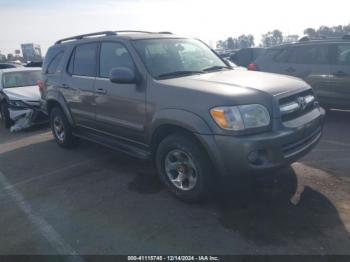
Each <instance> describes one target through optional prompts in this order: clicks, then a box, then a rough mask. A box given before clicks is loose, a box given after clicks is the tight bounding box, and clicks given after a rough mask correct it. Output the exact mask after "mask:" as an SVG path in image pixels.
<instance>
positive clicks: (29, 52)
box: [21, 43, 43, 62]
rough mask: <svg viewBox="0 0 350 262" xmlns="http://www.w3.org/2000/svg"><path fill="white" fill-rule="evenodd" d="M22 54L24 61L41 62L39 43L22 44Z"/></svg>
mask: <svg viewBox="0 0 350 262" xmlns="http://www.w3.org/2000/svg"><path fill="white" fill-rule="evenodd" d="M21 48H22V55H23V59H24V62H28V61H30V62H42V60H43V58H42V55H41V49H40V45H38V44H33V43H30V44H22V45H21Z"/></svg>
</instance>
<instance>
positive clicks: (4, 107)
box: [0, 103, 13, 128]
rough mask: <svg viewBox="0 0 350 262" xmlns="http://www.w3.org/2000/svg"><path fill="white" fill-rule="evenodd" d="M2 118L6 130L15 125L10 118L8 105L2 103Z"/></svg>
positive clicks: (0, 114) (0, 116)
mask: <svg viewBox="0 0 350 262" xmlns="http://www.w3.org/2000/svg"><path fill="white" fill-rule="evenodd" d="M0 118H1V122H2V124H3V126H4V127H5V128H10V127H11V126H12V125H13V121H12V119H11V118H10V113H9V109H8V106H7V104H6V103H1V108H0Z"/></svg>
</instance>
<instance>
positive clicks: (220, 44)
mask: <svg viewBox="0 0 350 262" xmlns="http://www.w3.org/2000/svg"><path fill="white" fill-rule="evenodd" d="M216 48H221V49H226V48H227V43H226V41H223V40H219V41H218V42H217V43H216Z"/></svg>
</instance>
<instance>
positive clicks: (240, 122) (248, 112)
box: [210, 104, 270, 131]
mask: <svg viewBox="0 0 350 262" xmlns="http://www.w3.org/2000/svg"><path fill="white" fill-rule="evenodd" d="M210 114H211V116H212V117H213V119H214V120H215V122H216V123H217V124H218V126H220V127H221V128H223V129H227V130H234V131H240V130H245V129H249V128H257V127H264V126H268V125H269V124H270V114H269V112H268V111H267V109H266V107H264V106H262V105H259V104H252V105H242V106H221V107H215V108H213V109H211V110H210Z"/></svg>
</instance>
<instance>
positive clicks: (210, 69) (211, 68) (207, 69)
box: [203, 66, 230, 72]
mask: <svg viewBox="0 0 350 262" xmlns="http://www.w3.org/2000/svg"><path fill="white" fill-rule="evenodd" d="M224 68H225V69H230V68H229V67H227V66H211V67H207V68H204V69H203V71H205V72H208V71H215V70H221V69H224Z"/></svg>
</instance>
